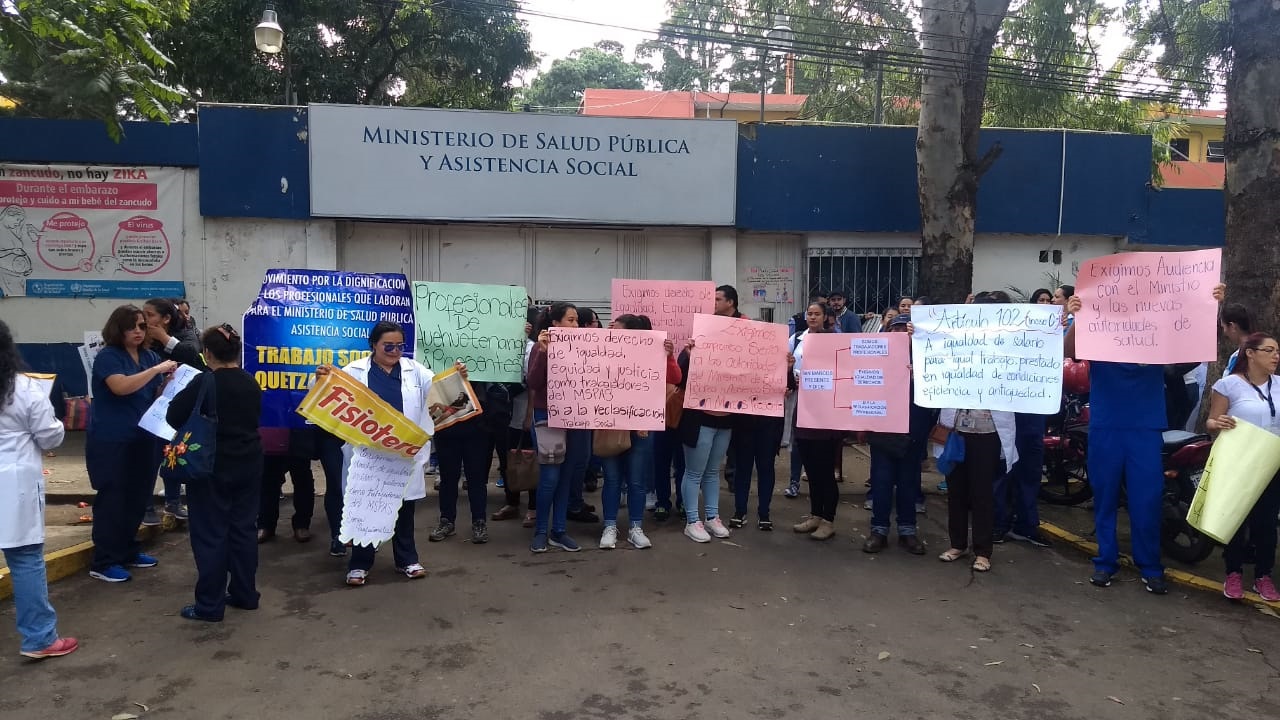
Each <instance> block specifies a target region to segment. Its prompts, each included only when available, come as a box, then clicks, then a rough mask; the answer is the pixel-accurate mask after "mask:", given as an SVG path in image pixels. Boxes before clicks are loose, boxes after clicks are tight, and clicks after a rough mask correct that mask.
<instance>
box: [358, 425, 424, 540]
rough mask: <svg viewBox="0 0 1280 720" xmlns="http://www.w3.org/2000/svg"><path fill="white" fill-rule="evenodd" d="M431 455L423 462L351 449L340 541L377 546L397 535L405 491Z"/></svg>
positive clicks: (360, 448) (421, 455) (360, 447)
mask: <svg viewBox="0 0 1280 720" xmlns="http://www.w3.org/2000/svg"><path fill="white" fill-rule="evenodd" d="M428 454H429V453H427V452H425V451H424V452H422V453H420V457H421V458H422V459H421V460H418V459H416V458H415V459H408V458H402V457H397V456H395V455H391V454H389V453H382V452H378V451H377V450H374V449H373V448H369V447H365V446H363V445H356V446H355V447H354V448H352V450H351V454H350V456H349V458H350V459H349V464H348V465H347V472H346V476H345V477H344V478H343V482H344V483H345V486H346V490H345V492H344V493H343V495H342V497H343V506H342V528H341V530H340V531H339V533H338V539H339V540H341V541H342V542H349V543H352V544H354V545H371V546H373V547H377V546H378V545H380V544H382V543H384V542H386V541H387V540H390V539H391V536H392V535H395V532H396V518H397V517H398V515H399V513H400V505H401V503H402V502H403V499H404V493H405V489H406V488H407V487H408V486H409V481H410V480H412V479H413V474H414V473H421V472H422V469H423V465H424V464H425V462H426V457H427V455H428Z"/></svg>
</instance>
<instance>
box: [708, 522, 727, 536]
mask: <svg viewBox="0 0 1280 720" xmlns="http://www.w3.org/2000/svg"><path fill="white" fill-rule="evenodd" d="M707 529H708V530H710V531H711V534H712V535H715V536H716V537H718V538H720V539H721V540H724V539H725V538H727V537H729V528H727V527H725V526H724V523H722V522H720V518H718V517H714V518H711V519H710V520H708V521H707Z"/></svg>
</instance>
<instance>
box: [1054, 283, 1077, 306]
mask: <svg viewBox="0 0 1280 720" xmlns="http://www.w3.org/2000/svg"><path fill="white" fill-rule="evenodd" d="M1075 294H1076V288H1075V286H1074V285H1060V286H1058V287H1057V288H1056V289H1054V291H1053V304H1054V305H1063V306H1065V305H1066V304H1067V301H1068V300H1070V299H1071V298H1072V297H1073V296H1075Z"/></svg>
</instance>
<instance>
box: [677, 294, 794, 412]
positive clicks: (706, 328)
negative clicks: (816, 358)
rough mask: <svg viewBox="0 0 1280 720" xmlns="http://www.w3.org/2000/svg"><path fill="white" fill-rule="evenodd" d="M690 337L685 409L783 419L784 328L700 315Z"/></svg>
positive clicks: (785, 334) (784, 388) (771, 324)
mask: <svg viewBox="0 0 1280 720" xmlns="http://www.w3.org/2000/svg"><path fill="white" fill-rule="evenodd" d="M693 337H694V340H695V342H696V343H697V344H696V345H695V346H694V348H693V352H692V353H691V354H690V356H689V382H688V385H687V387H686V388H685V395H684V406H685V407H686V408H691V409H694V410H713V411H717V412H727V413H739V414H743V415H768V416H771V417H782V415H783V408H782V400H783V397H784V396H785V395H786V391H787V326H785V325H775V324H773V323H765V322H756V321H755V320H746V319H743V318H730V317H721V316H719V315H702V314H699V315H695V316H694V317H693ZM806 342H808V341H807V340H806Z"/></svg>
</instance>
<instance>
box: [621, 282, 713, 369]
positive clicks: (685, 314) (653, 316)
mask: <svg viewBox="0 0 1280 720" xmlns="http://www.w3.org/2000/svg"><path fill="white" fill-rule="evenodd" d="M611 292H612V293H613V297H612V307H610V311H611V313H612V315H613V317H615V318H616V317H618V316H619V315H645V316H647V317H648V318H649V320H650V321H652V322H653V329H654V330H662V331H665V332H666V333H667V337H669V338H671V342H673V343H675V346H676V350H677V352H678V351H679V350H680V349H682V348H683V347H684V346H685V343H687V342H689V338H691V337H693V316H694V315H695V314H697V313H704V314H707V315H710V314H711V313H713V312H715V308H716V284H715V283H713V282H710V281H694V282H684V281H679V280H625V279H622V278H614V279H613V286H612V290H611Z"/></svg>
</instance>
